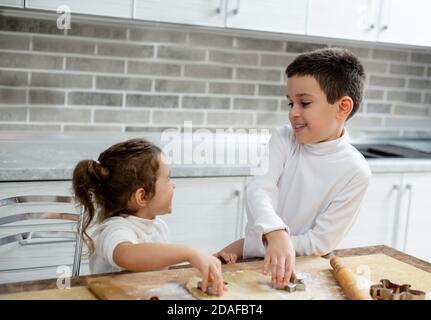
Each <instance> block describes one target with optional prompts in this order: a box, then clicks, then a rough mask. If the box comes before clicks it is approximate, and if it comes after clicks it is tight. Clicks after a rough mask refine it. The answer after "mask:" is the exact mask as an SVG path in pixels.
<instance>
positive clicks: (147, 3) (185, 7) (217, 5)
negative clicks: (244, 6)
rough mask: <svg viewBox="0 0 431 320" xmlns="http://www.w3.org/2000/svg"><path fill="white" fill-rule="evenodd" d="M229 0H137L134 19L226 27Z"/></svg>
mask: <svg viewBox="0 0 431 320" xmlns="http://www.w3.org/2000/svg"><path fill="white" fill-rule="evenodd" d="M225 1H227V0H205V1H202V0H182V1H178V0H136V1H135V9H134V16H133V18H134V19H141V20H150V21H164V22H173V23H183V24H192V25H202V26H215V27H224V25H225Z"/></svg>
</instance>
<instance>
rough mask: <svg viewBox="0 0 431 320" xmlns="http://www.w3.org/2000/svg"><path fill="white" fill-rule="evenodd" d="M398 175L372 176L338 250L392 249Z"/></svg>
mask: <svg viewBox="0 0 431 320" xmlns="http://www.w3.org/2000/svg"><path fill="white" fill-rule="evenodd" d="M400 185H401V174H374V175H373V176H372V178H371V182H370V185H369V187H368V190H367V193H366V194H365V197H364V200H363V202H362V207H361V210H360V212H359V215H358V217H357V220H356V221H355V223H354V224H353V227H352V228H351V229H350V231H349V232H348V234H347V236H346V238H345V239H344V240H343V241H342V242H341V243H340V245H339V246H338V248H354V247H363V246H374V245H388V246H392V245H393V241H394V234H395V232H396V226H397V224H398V222H397V221H398V219H397V216H398V209H397V208H398V204H399V198H400V197H399V192H400Z"/></svg>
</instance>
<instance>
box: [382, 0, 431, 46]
mask: <svg viewBox="0 0 431 320" xmlns="http://www.w3.org/2000/svg"><path fill="white" fill-rule="evenodd" d="M430 12H431V1H429V0H409V1H405V0H382V6H381V16H380V25H379V32H378V38H377V41H379V42H388V43H402V44H410V45H421V46H431V35H430V34H429V30H430V29H431V19H430ZM427 30H428V31H427Z"/></svg>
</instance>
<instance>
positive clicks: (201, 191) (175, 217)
mask: <svg viewBox="0 0 431 320" xmlns="http://www.w3.org/2000/svg"><path fill="white" fill-rule="evenodd" d="M174 181H175V183H176V189H175V193H174V199H173V209H172V213H171V214H168V215H163V216H161V218H162V219H163V220H165V221H166V223H167V224H168V226H169V230H170V237H169V238H170V242H172V243H181V244H188V245H193V246H195V247H198V248H200V249H201V250H204V251H206V252H208V253H214V252H215V251H218V250H220V249H222V248H223V247H224V246H226V245H227V244H229V243H230V242H232V241H234V240H236V239H238V238H239V237H240V236H241V233H242V227H241V226H242V225H243V223H244V219H245V217H244V212H243V209H244V206H243V197H244V188H245V181H246V178H245V177H214V178H207V177H201V178H177V179H174ZM71 194H72V192H71V181H35V182H1V183H0V199H4V198H8V197H13V196H24V195H27V196H28V195H64V196H68V195H71ZM70 210H78V209H77V208H75V207H74V206H73V205H71V204H44V203H39V204H37V205H36V204H34V203H33V204H31V205H30V204H13V205H7V206H0V218H3V217H6V216H9V215H12V214H17V213H24V212H70ZM72 230H75V225H74V223H73V222H63V221H60V220H53V221H48V222H47V221H46V220H25V221H18V222H13V223H8V224H3V225H1V224H0V239H1V238H4V237H7V236H12V235H15V234H18V233H22V232H34V231H72ZM74 248H75V241H70V240H69V241H65V240H64V239H49V240H48V241H46V240H41V239H38V240H37V241H29V242H28V241H17V242H12V243H8V244H4V245H0V283H9V282H18V281H28V280H36V279H48V278H58V277H59V276H60V275H61V273H59V272H61V270H58V267H59V266H71V265H72V263H73V255H74ZM85 251H86V248H84V252H85ZM86 274H89V268H88V260H87V259H85V257H84V258H83V260H82V264H81V270H80V275H86Z"/></svg>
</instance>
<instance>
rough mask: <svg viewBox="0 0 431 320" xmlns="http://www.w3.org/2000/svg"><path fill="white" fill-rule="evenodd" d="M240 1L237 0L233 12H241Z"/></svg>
mask: <svg viewBox="0 0 431 320" xmlns="http://www.w3.org/2000/svg"><path fill="white" fill-rule="evenodd" d="M239 2H240V0H236V8H235V9H233V14H235V15H236V14H239Z"/></svg>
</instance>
